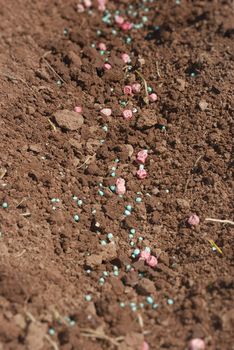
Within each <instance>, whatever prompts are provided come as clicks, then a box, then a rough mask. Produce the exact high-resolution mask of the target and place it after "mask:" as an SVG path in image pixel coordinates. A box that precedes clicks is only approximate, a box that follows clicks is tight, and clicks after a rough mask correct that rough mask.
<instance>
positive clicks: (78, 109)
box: [74, 106, 82, 113]
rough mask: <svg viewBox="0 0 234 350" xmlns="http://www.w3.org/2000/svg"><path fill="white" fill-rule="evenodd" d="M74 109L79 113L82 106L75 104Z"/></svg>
mask: <svg viewBox="0 0 234 350" xmlns="http://www.w3.org/2000/svg"><path fill="white" fill-rule="evenodd" d="M74 111H75V112H77V113H81V112H82V107H80V106H76V107H75V108H74Z"/></svg>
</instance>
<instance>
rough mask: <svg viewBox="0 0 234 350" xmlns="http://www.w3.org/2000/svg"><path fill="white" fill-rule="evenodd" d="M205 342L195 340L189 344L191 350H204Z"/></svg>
mask: <svg viewBox="0 0 234 350" xmlns="http://www.w3.org/2000/svg"><path fill="white" fill-rule="evenodd" d="M204 349H205V342H204V340H203V339H199V338H194V339H192V340H190V342H189V350H204Z"/></svg>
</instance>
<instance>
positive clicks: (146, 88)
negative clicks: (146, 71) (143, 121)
mask: <svg viewBox="0 0 234 350" xmlns="http://www.w3.org/2000/svg"><path fill="white" fill-rule="evenodd" d="M136 74H137V75H139V77H140V78H141V80H142V81H143V83H144V88H145V98H144V101H145V103H146V104H147V105H148V104H149V92H148V85H147V81H146V80H145V78H144V77H143V75H142V74H141V73H140V72H139V71H138V70H136Z"/></svg>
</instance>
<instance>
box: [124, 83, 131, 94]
mask: <svg viewBox="0 0 234 350" xmlns="http://www.w3.org/2000/svg"><path fill="white" fill-rule="evenodd" d="M124 93H125V95H132V87H131V86H130V85H125V87H124Z"/></svg>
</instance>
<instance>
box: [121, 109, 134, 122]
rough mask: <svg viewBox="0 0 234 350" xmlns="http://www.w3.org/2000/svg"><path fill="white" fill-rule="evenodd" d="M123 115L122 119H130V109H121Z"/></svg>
mask: <svg viewBox="0 0 234 350" xmlns="http://www.w3.org/2000/svg"><path fill="white" fill-rule="evenodd" d="M123 117H124V119H127V120H128V119H131V118H132V111H131V110H130V109H125V111H123Z"/></svg>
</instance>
